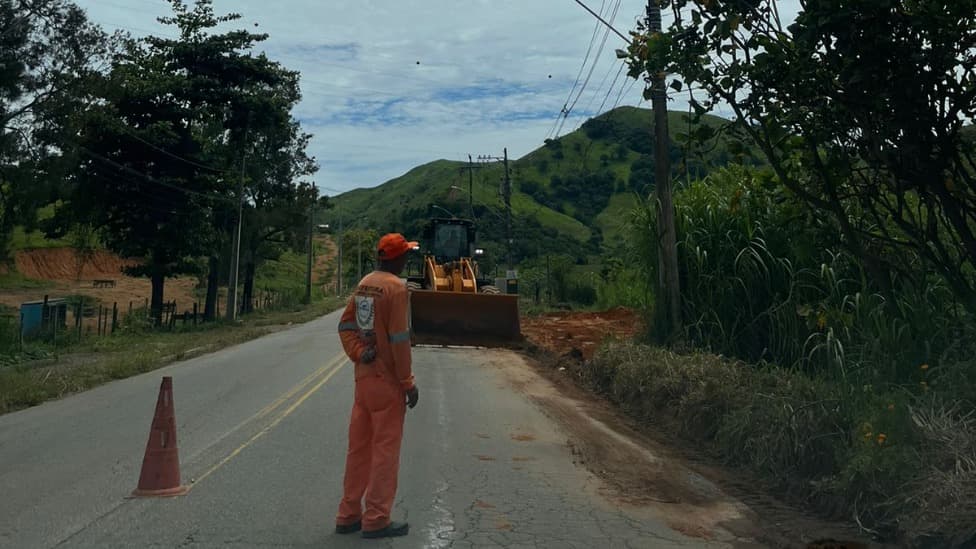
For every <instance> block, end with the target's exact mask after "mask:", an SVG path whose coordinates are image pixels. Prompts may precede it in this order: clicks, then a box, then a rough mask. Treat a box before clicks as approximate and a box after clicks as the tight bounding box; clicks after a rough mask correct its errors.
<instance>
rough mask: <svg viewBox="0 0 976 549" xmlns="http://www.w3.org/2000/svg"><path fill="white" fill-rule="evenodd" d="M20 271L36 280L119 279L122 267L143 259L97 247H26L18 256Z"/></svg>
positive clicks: (130, 265) (121, 274) (17, 261)
mask: <svg viewBox="0 0 976 549" xmlns="http://www.w3.org/2000/svg"><path fill="white" fill-rule="evenodd" d="M14 262H15V265H16V266H17V272H19V273H20V274H22V275H24V276H25V277H27V278H33V279H35V280H54V281H80V280H87V281H92V280H117V279H119V278H121V277H123V276H124V275H123V273H122V269H124V268H126V267H134V266H136V265H139V263H140V262H139V261H136V260H132V259H122V258H121V257H119V256H117V255H115V254H112V253H110V252H106V251H104V250H97V251H94V252H92V253H90V254H79V253H78V252H76V251H75V250H73V249H71V248H51V249H41V250H25V251H21V252H17V254H16V255H15V256H14Z"/></svg>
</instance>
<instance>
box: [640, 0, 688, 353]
mask: <svg viewBox="0 0 976 549" xmlns="http://www.w3.org/2000/svg"><path fill="white" fill-rule="evenodd" d="M647 32H648V34H650V35H654V34H659V33H660V32H661V6H660V4H659V3H658V0H648V2H647ZM647 77H648V80H649V82H650V84H651V108H652V109H653V111H654V141H655V150H654V155H655V159H654V168H655V170H654V194H655V197H654V198H655V205H656V209H657V234H658V249H659V253H658V285H657V287H658V292H657V295H658V296H659V297H660V301H658V303H659V306H658V307H657V309H658V311H657V314H656V316H657V318H658V320H659V324H658V325H659V326H661V327H662V328H663V329H664V330H665V333H664V334H662V335H664V336H665V337H666V338H667V339H669V340H674V339H676V338H677V337H680V330H681V287H680V286H679V284H680V281H679V278H678V245H677V235H676V231H675V222H674V202H673V200H672V196H671V156H670V153H671V151H670V149H671V140H670V136H669V133H668V97H667V93H666V89H665V82H664V79H665V75H664V73H663V72H658V73H657V74H648V75H647Z"/></svg>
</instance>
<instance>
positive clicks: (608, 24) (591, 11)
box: [576, 0, 630, 43]
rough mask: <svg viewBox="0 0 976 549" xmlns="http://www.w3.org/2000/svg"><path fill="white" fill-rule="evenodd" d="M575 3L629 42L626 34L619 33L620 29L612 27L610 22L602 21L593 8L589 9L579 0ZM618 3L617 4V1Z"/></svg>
mask: <svg viewBox="0 0 976 549" xmlns="http://www.w3.org/2000/svg"><path fill="white" fill-rule="evenodd" d="M576 3H577V4H579V5H581V6H583V9H585V10H586V11H588V12H590V13H591V14H593V17H596V18H597V19H598V20H599V21H600V22H601V23H603V24H604V25H606V26H607V27H608V28H609V29H610V30H612V31H613V32H615V33H616V34H617V36H619V37H621V38H623V39H624V42H628V43H629V42H630V38H627V37H626V36H624V35H623V34H621V32H620V31H618V30H617V29H615V28H613V25H612V24H611V23H607V22H606V21H604V20H603V18H602V17H600V16H599V15H598V14H596V13H594V12H593V10H591V9H590V8H589V7H588V6H587V5H586V4H584V3H583V2H581V1H580V0H576ZM618 5H619V2H618ZM600 11H601V12H602V11H603V10H602V9H601V10H600Z"/></svg>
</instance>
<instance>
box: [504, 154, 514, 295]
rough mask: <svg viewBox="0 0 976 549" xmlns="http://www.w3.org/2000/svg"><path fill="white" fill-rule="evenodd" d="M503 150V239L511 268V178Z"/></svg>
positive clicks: (506, 156) (509, 267) (510, 268)
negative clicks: (506, 246)
mask: <svg viewBox="0 0 976 549" xmlns="http://www.w3.org/2000/svg"><path fill="white" fill-rule="evenodd" d="M503 150H504V155H505V156H504V158H505V160H504V162H505V186H504V187H503V188H502V195H503V196H504V198H505V240H506V241H507V244H508V270H512V179H511V178H510V177H509V175H508V147H506V148H505V149H503ZM506 276H510V275H506Z"/></svg>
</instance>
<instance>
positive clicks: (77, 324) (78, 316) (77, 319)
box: [75, 298, 85, 342]
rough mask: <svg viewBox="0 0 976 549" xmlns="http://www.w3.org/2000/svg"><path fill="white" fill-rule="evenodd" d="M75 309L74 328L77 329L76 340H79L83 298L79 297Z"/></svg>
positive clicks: (83, 304)
mask: <svg viewBox="0 0 976 549" xmlns="http://www.w3.org/2000/svg"><path fill="white" fill-rule="evenodd" d="M76 310H77V311H78V312H76V313H75V329H76V330H78V341H79V342H81V320H82V317H83V315H84V314H85V298H81V301H79V302H78V307H77V309H76Z"/></svg>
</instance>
